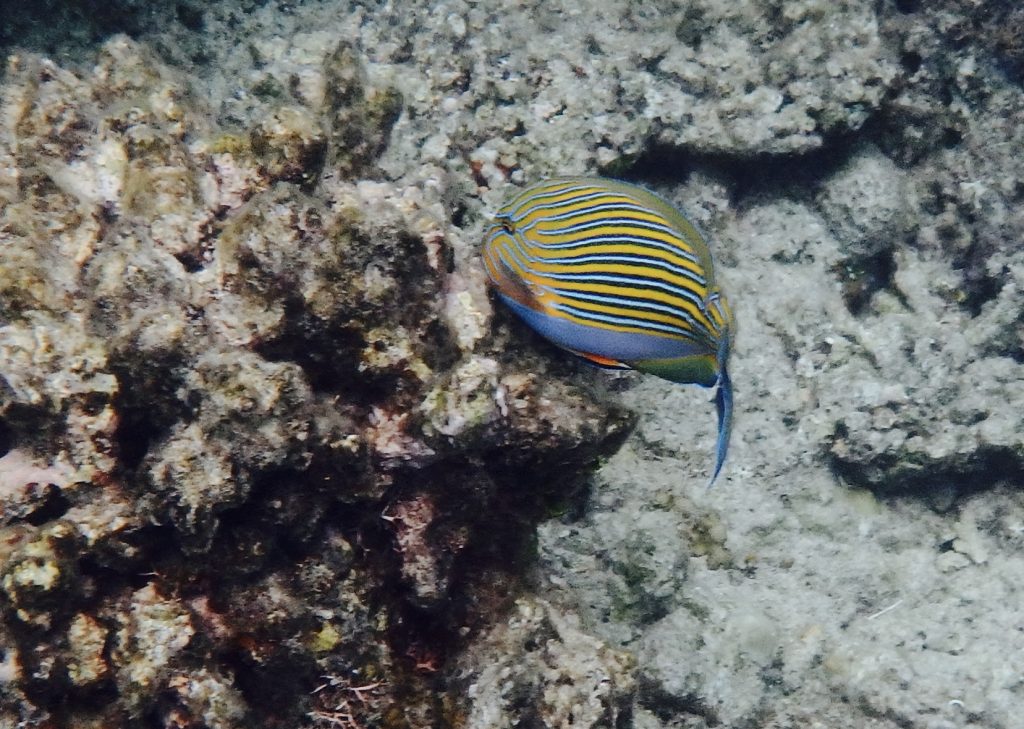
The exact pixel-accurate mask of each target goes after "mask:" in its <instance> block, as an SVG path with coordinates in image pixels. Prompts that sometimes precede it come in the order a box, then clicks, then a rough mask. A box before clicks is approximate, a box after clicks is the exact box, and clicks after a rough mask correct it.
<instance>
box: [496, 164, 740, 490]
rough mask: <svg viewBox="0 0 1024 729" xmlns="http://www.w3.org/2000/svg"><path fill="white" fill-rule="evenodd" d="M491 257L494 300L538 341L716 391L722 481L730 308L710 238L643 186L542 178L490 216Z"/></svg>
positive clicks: (728, 426)
mask: <svg viewBox="0 0 1024 729" xmlns="http://www.w3.org/2000/svg"><path fill="white" fill-rule="evenodd" d="M494 218H495V219H494V223H493V224H492V225H490V226H489V227H488V229H487V231H486V233H485V238H484V250H483V260H484V266H485V268H486V270H487V275H488V278H489V279H490V281H491V284H492V286H493V287H494V289H495V291H496V292H497V294H498V296H499V297H500V298H501V299H502V300H503V301H504V302H505V303H506V304H508V305H509V307H511V309H512V310H513V311H514V312H515V313H516V314H517V315H518V316H519V317H521V318H522V319H523V320H524V321H526V323H527V324H529V325H530V326H531V327H533V328H534V329H535V330H536V331H537V332H538V333H540V334H541V335H542V336H544V337H546V338H547V339H549V340H551V341H552V342H554V343H555V344H557V345H558V346H560V347H562V348H563V349H566V350H569V351H570V352H572V353H574V354H577V355H579V356H581V357H583V358H584V359H587V360H589V361H591V362H593V363H594V364H597V365H599V366H602V367H613V368H632V369H636V370H639V371H641V372H647V373H650V374H654V375H657V376H658V377H663V378H665V379H667V380H671V381H673V382H680V383H687V384H697V385H702V386H704V387H713V386H715V385H717V386H718V391H717V394H716V397H715V403H716V405H717V409H718V448H717V458H716V463H715V470H714V475H713V476H712V477H711V481H712V482H714V480H715V478H716V477H717V476H718V472H719V471H720V470H721V468H722V464H723V463H724V462H725V456H726V453H727V451H728V446H729V434H730V431H731V426H732V385H731V382H730V380H729V375H728V371H727V369H726V364H727V362H728V359H729V351H730V347H731V343H732V340H731V337H732V330H733V329H734V328H735V324H734V322H733V317H732V311H731V310H730V309H729V305H728V303H727V302H726V300H725V297H724V296H723V295H722V292H721V291H720V290H719V288H718V285H717V284H716V282H715V273H714V264H713V262H712V259H711V251H710V250H709V248H708V244H707V242H706V241H705V240H704V237H703V236H702V235H701V234H700V233H699V232H698V231H697V229H696V228H695V227H694V226H693V225H692V224H691V223H690V221H688V220H687V219H686V218H685V217H684V216H683V214H682V213H680V212H679V211H678V210H676V209H675V208H674V207H673V206H672V205H671V204H670V203H668V202H666V201H665V200H663V199H661V198H660V197H658V196H657V195H655V194H654V193H652V192H649V191H647V190H645V189H643V188H641V187H637V186H636V185H631V184H629V183H626V182H619V181H616V180H604V179H598V178H593V179H590V178H561V179H553V180H546V181H544V182H541V183H538V184H536V185H533V186H531V187H528V188H526V189H525V190H523V191H522V192H520V193H519V194H518V195H516V196H515V197H514V198H512V199H511V200H510V201H509V202H508V203H506V204H505V205H504V206H502V208H501V209H500V210H498V212H497V214H496V215H495V216H494Z"/></svg>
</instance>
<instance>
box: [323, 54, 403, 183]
mask: <svg viewBox="0 0 1024 729" xmlns="http://www.w3.org/2000/svg"><path fill="white" fill-rule="evenodd" d="M365 74H366V72H365V71H364V69H363V67H362V62H361V60H360V58H359V54H358V53H357V52H356V50H355V49H354V48H353V47H352V46H349V45H347V44H341V45H339V46H338V47H337V48H336V49H335V51H334V52H333V53H332V54H331V55H330V56H328V57H327V59H326V60H325V62H324V82H325V84H326V90H327V94H326V106H327V117H328V123H329V125H330V128H331V160H330V162H331V166H332V167H333V168H335V169H337V170H339V171H340V172H341V174H343V175H345V176H353V175H358V174H359V173H361V172H365V171H366V169H367V168H368V167H369V165H370V164H371V163H372V162H373V161H374V160H376V158H377V157H379V156H380V153H381V152H382V151H383V150H384V147H385V145H386V144H387V141H388V135H389V134H390V133H391V127H392V126H394V123H395V122H396V121H397V120H398V115H399V114H400V113H401V112H402V96H401V94H400V93H399V92H398V91H397V90H396V89H391V88H383V89H368V88H367V82H366V75H365Z"/></svg>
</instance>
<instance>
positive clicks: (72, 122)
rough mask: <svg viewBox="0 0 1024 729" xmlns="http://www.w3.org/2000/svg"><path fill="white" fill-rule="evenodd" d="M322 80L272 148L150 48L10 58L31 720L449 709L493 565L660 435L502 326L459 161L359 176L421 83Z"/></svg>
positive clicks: (17, 611)
mask: <svg viewBox="0 0 1024 729" xmlns="http://www.w3.org/2000/svg"><path fill="white" fill-rule="evenodd" d="M328 51H329V52H328ZM309 71H310V73H311V74H313V73H315V74H319V75H320V77H321V79H322V81H323V83H321V84H320V85H319V86H316V88H319V89H320V91H321V94H320V95H319V96H315V95H313V96H307V95H303V94H297V95H296V98H294V99H293V100H291V101H289V102H287V103H285V102H282V104H281V106H280V108H279V109H278V110H277V112H276V114H275V115H274V116H272V117H268V118H266V119H264V120H262V121H261V122H260V123H259V124H258V125H255V126H254V127H253V128H252V129H251V130H250V131H249V132H248V133H239V132H237V131H235V130H228V129H225V128H221V127H218V126H217V125H216V124H215V123H212V122H211V121H210V120H209V116H208V113H207V110H206V109H205V108H204V107H203V106H202V105H200V104H199V103H198V102H197V101H196V100H195V99H194V98H193V97H192V92H191V91H190V89H189V88H188V86H187V85H186V84H185V83H184V81H183V80H182V79H181V78H180V77H179V76H178V75H177V74H176V73H175V72H173V71H172V70H170V69H169V68H168V67H166V66H164V65H162V64H160V63H159V62H157V61H156V59H155V58H154V57H153V56H151V55H150V53H149V52H148V51H147V50H146V49H145V47H143V46H141V45H139V44H137V43H135V42H133V41H130V40H128V39H127V38H124V37H115V38H113V39H111V40H110V41H108V42H107V43H106V44H105V45H104V46H103V48H102V49H101V51H100V54H99V58H98V60H97V61H96V64H95V66H94V68H92V69H91V71H90V72H89V73H87V74H76V73H73V72H71V71H68V70H66V69H62V68H60V67H59V66H57V65H56V64H54V63H53V62H52V61H49V60H46V59H44V58H41V57H38V56H34V55H31V54H28V53H22V54H18V55H14V56H11V58H10V59H9V62H8V68H7V74H6V78H5V86H4V88H3V100H4V101H3V107H2V124H0V158H2V160H3V169H4V175H3V178H2V180H0V201H2V205H3V213H2V217H0V239H2V244H3V258H2V261H0V264H2V265H0V312H2V316H3V325H2V327H0V352H2V354H3V356H2V359H0V383H2V390H0V417H2V418H3V421H2V422H3V430H2V434H3V441H4V442H3V445H4V455H3V457H2V458H0V498H2V501H0V513H2V515H3V516H2V518H3V522H2V524H3V525H2V533H0V543H2V544H3V545H4V546H3V550H2V558H0V612H2V616H3V625H4V627H3V630H2V633H3V636H4V639H3V643H4V646H5V651H4V657H5V664H4V665H5V666H7V667H8V668H6V669H5V674H4V680H3V688H2V691H3V692H4V693H3V695H4V701H3V702H2V705H3V708H2V709H0V722H2V723H8V722H10V723H12V724H13V723H17V722H23V723H22V725H23V726H25V725H31V726H44V725H47V726H48V725H52V723H53V722H61V721H64V720H72V719H73V720H74V721H77V722H82V721H86V722H96V723H98V724H105V725H107V726H114V725H117V726H129V725H138V726H149V725H153V724H154V723H155V724H157V725H160V726H175V727H200V726H202V727H236V726H252V725H253V723H254V722H255V723H256V724H258V725H261V726H270V725H277V724H281V725H286V726H295V725H297V724H299V723H301V722H303V721H305V722H307V723H309V724H315V725H332V723H333V725H337V722H338V721H341V718H340V717H342V716H343V715H346V716H349V717H350V718H349V719H346V721H350V722H352V725H353V726H355V725H356V724H355V722H361V723H365V724H368V725H379V724H380V723H381V722H386V723H387V725H388V726H425V725H433V724H436V722H437V721H440V718H439V717H440V712H442V707H441V705H440V703H439V702H438V701H437V700H436V696H435V694H434V692H433V690H432V681H433V680H434V677H435V675H436V674H437V673H438V672H439V671H440V670H441V669H442V667H443V665H444V660H445V654H446V653H447V652H449V651H450V650H451V645H453V644H454V643H455V642H457V641H458V640H460V638H459V635H458V632H457V630H458V629H459V628H460V627H462V626H463V625H464V624H466V622H467V621H468V622H472V621H477V622H478V623H479V622H480V621H481V616H483V615H486V614H487V607H488V606H493V605H497V604H500V603H501V602H502V601H504V600H507V597H505V596H504V595H501V594H497V593H496V594H494V595H493V596H490V597H489V596H488V595H487V594H486V592H485V591H483V590H482V586H477V585H476V580H478V572H479V570H481V569H482V568H483V566H486V565H491V567H490V568H491V569H496V570H498V571H499V572H500V571H501V570H506V569H509V565H508V563H507V558H508V556H509V552H513V553H514V552H516V551H517V550H518V551H521V552H522V553H523V554H526V553H527V552H528V548H529V544H530V539H531V537H530V535H531V531H532V527H533V524H534V523H535V522H536V520H537V519H538V518H539V517H540V516H541V515H542V514H544V513H545V511H546V510H548V509H550V508H552V506H553V505H556V504H558V503H560V502H561V501H563V500H564V499H565V498H566V497H567V495H569V494H571V492H572V490H573V488H574V485H578V482H579V480H580V478H581V477H582V475H583V474H584V473H585V472H586V470H587V469H588V468H589V467H590V466H591V465H592V464H593V463H594V462H595V461H596V460H597V458H598V457H599V456H600V455H601V454H602V453H606V452H608V451H609V450H611V449H612V448H614V447H615V446H616V445H617V443H618V442H620V441H621V440H622V438H623V437H624V436H625V434H626V433H627V432H628V428H629V426H630V423H631V418H630V416H629V415H628V414H627V413H625V412H624V411H623V410H621V409H618V408H616V407H615V406H612V405H605V404H602V399H601V398H600V397H599V396H596V395H595V394H594V393H593V392H590V391H583V390H580V389H579V387H577V386H575V385H572V384H570V383H569V382H568V381H567V380H565V379H560V378H559V377H558V376H557V375H555V374H552V375H550V376H549V375H548V374H547V373H546V371H545V368H544V366H543V363H542V361H541V360H539V359H537V358H536V357H534V358H533V359H527V358H526V357H525V356H523V355H521V354H515V353H514V352H508V351H507V347H506V346H505V345H504V343H503V341H502V340H505V339H508V337H509V336H510V335H509V333H508V332H507V331H506V330H505V329H504V328H501V329H499V330H498V331H497V332H496V333H494V334H492V333H491V330H490V327H489V325H488V323H489V319H490V316H491V311H490V305H489V303H488V301H487V298H486V296H485V295H484V292H483V287H482V283H481V280H480V274H479V272H478V271H476V272H474V271H473V270H470V269H466V268H464V267H463V268H460V270H459V272H458V273H455V272H454V269H453V268H452V262H453V261H454V260H456V259H458V260H460V261H465V260H466V259H467V258H468V253H467V252H466V251H465V250H464V249H465V245H466V244H465V243H464V242H463V239H462V238H461V237H460V232H459V231H458V229H457V228H454V227H451V226H450V224H449V220H448V218H447V215H446V212H445V209H444V207H443V205H442V204H441V202H440V196H441V192H442V190H441V184H440V182H439V176H440V175H441V172H440V170H437V169H434V168H423V169H422V170H421V173H420V177H419V179H418V180H417V181H415V182H410V183H408V184H394V183H387V182H371V181H366V180H360V179H358V178H357V176H358V175H362V174H365V173H367V172H368V171H369V170H370V169H371V168H372V167H373V164H374V160H375V159H376V157H377V156H378V155H379V154H380V152H381V150H382V149H383V147H384V145H385V144H386V142H387V139H388V135H389V131H390V125H391V123H393V121H394V117H395V115H396V114H397V110H398V109H400V96H399V95H397V94H396V93H394V92H393V91H392V90H390V89H388V88H381V89H371V88H370V87H368V86H366V85H365V78H364V77H363V74H364V70H363V68H362V62H361V60H360V58H359V56H358V54H357V53H355V52H354V51H353V50H352V49H351V47H349V46H346V45H344V44H343V45H339V46H336V47H335V48H334V49H333V50H331V49H325V53H324V54H323V57H322V58H321V64H320V65H319V66H315V67H314V66H311V67H310V69H309ZM343 81H345V82H347V83H348V84H349V86H348V87H346V88H342V83H343ZM382 99H383V100H382ZM517 569H518V570H520V571H521V567H519V568H514V567H513V568H512V569H511V573H512V576H511V577H509V578H508V579H509V580H513V581H514V580H515V579H516V578H515V572H516V570H517ZM473 605H476V607H475V608H474V607H472V606H473ZM441 606H444V610H443V611H440V612H439V608H440V607H441ZM323 676H328V679H326V688H322V690H320V691H316V689H317V687H318V686H321V687H322V685H324V682H325V679H323V678H322V677H323ZM366 686H369V687H371V688H360V687H366ZM346 702H348V703H347V704H346ZM343 704H345V705H346V706H348V708H347V709H344V710H343V709H342V708H339V707H341V706H342V705H343ZM349 704H351V705H349Z"/></svg>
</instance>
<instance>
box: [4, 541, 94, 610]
mask: <svg viewBox="0 0 1024 729" xmlns="http://www.w3.org/2000/svg"><path fill="white" fill-rule="evenodd" d="M5 536H6V538H5V539H4V540H3V545H4V551H5V552H6V554H4V555H3V557H4V559H2V560H0V565H2V567H0V588H2V592H0V604H2V606H3V609H4V613H5V614H6V617H7V618H8V620H14V621H17V622H18V623H21V624H23V625H25V626H28V627H31V628H34V629H37V630H48V629H49V628H50V627H51V626H52V625H53V623H54V621H55V620H57V619H59V617H60V616H61V615H62V614H66V613H67V612H69V611H70V610H72V609H73V606H74V604H75V602H76V601H77V600H79V599H81V592H82V589H83V585H82V582H81V580H80V576H79V571H78V563H77V557H78V546H79V536H78V534H77V532H76V530H75V528H74V527H73V526H72V525H71V524H69V523H67V522H61V521H58V522H54V523H53V524H51V525H49V526H47V527H46V528H44V529H21V530H16V531H14V532H7V534H6V535H5Z"/></svg>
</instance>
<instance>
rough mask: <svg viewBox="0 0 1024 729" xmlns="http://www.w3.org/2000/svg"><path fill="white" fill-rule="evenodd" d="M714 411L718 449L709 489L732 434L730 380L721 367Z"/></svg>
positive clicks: (723, 461)
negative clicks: (716, 422) (716, 414)
mask: <svg viewBox="0 0 1024 729" xmlns="http://www.w3.org/2000/svg"><path fill="white" fill-rule="evenodd" d="M715 409H716V410H718V447H717V448H716V449H715V472H714V474H712V476H711V481H709V482H708V488H711V487H712V486H713V485H714V483H715V479H716V478H718V472H719V471H721V470H722V464H723V463H725V456H726V455H727V454H728V452H729V435H730V433H731V432H732V380H730V379H729V372H728V371H727V370H726V368H725V367H724V366H723V367H722V370H721V373H720V374H719V376H718V392H716V393H715Z"/></svg>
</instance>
